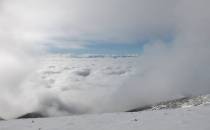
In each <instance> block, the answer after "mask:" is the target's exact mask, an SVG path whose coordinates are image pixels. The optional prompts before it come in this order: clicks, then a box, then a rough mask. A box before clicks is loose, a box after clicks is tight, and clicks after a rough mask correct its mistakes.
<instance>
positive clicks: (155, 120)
mask: <svg viewBox="0 0 210 130" xmlns="http://www.w3.org/2000/svg"><path fill="white" fill-rule="evenodd" d="M209 121H210V105H202V106H197V107H190V108H179V109H171V110H169V109H168V110H155V111H144V112H135V113H126V112H125V113H110V114H94V115H81V116H70V117H57V118H37V119H19V120H9V121H1V122H0V130H71V129H72V130H177V129H178V130H209V129H210V124H209Z"/></svg>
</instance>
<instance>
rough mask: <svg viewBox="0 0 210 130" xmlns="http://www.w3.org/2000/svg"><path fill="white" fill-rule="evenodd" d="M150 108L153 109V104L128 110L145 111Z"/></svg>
mask: <svg viewBox="0 0 210 130" xmlns="http://www.w3.org/2000/svg"><path fill="white" fill-rule="evenodd" d="M149 109H152V106H150V105H148V106H143V107H138V108H135V109H131V110H128V111H126V112H138V111H145V110H149Z"/></svg>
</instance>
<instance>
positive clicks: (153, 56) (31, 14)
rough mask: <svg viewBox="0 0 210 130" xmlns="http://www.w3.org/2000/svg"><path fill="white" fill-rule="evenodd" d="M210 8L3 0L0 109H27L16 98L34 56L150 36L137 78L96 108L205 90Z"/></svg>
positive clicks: (203, 4) (194, 2)
mask: <svg viewBox="0 0 210 130" xmlns="http://www.w3.org/2000/svg"><path fill="white" fill-rule="evenodd" d="M209 5H210V1H208V0H199V1H198V0H185V1H182V0H176V1H174V0H159V1H157V0H106V1H102V0H100V1H99V0H86V1H82V0H59V1H57V0H0V89H1V100H0V105H1V106H4V107H1V108H0V113H2V115H5V116H8V114H9V113H10V112H8V113H5V112H6V110H7V111H8V108H10V109H11V111H12V112H13V113H14V112H15V111H18V113H22V112H23V111H30V110H28V109H32V108H28V109H27V110H25V109H22V108H21V106H22V102H24V101H25V100H24V101H23V100H21V99H22V96H20V95H21V93H22V92H25V91H26V90H27V91H28V90H29V89H28V88H26V87H22V84H24V83H25V81H26V80H28V77H29V76H30V74H31V72H32V71H33V70H34V68H35V64H34V63H35V61H34V59H36V55H37V53H40V52H42V51H44V50H45V49H46V48H48V47H52V46H53V47H57V48H81V47H85V46H86V45H88V44H91V43H92V42H94V43H97V44H100V42H103V43H104V42H107V43H116V44H132V43H138V42H139V44H141V43H142V41H145V40H146V41H148V43H147V44H145V46H144V52H143V54H142V56H141V58H140V59H139V63H138V65H139V67H138V70H137V72H136V75H135V76H133V77H130V78H128V79H126V80H124V81H123V82H125V83H124V85H122V86H120V87H119V89H117V90H116V91H115V92H113V94H112V95H111V96H110V99H107V100H106V101H104V102H102V105H104V108H101V109H102V110H99V111H114V110H125V109H128V108H131V107H136V106H139V105H145V104H149V103H154V102H158V101H161V100H167V99H171V98H175V97H179V96H183V95H184V96H189V95H198V94H204V93H209V92H210V87H209V85H210V60H209V57H210V43H209V42H210V26H209V23H210V14H209V12H210V8H209ZM168 37H171V40H170V43H169V42H168V41H167V40H165V39H167V38H168ZM95 82H97V81H95ZM38 91H39V90H38ZM17 97H19V100H18V98H17ZM35 97H36V95H35ZM28 98H29V99H31V97H30V94H28ZM14 99H17V100H18V101H17V102H18V103H17V102H14ZM32 99H36V98H34V97H33V98H32ZM47 99H48V98H47ZM37 100H38V99H37ZM29 101H30V100H29ZM58 101H59V102H60V100H58ZM26 102H27V101H26ZM35 102H37V101H36V100H35ZM107 103H108V104H112V105H107ZM116 103H117V104H118V105H117V106H118V107H115V106H116ZM34 104H36V103H34ZM58 104H62V103H58ZM92 104H94V103H92ZM114 104H115V106H114ZM62 105H63V104H62ZM34 106H36V105H34ZM64 106H65V105H64ZM67 106H68V105H67ZM106 106H111V107H109V108H106ZM77 107H78V106H77V105H76V107H75V108H77ZM94 107H96V106H93V108H94ZM17 108H20V109H21V110H15V109H17ZM65 108H66V106H65ZM67 110H68V109H67Z"/></svg>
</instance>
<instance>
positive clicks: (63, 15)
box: [0, 0, 180, 50]
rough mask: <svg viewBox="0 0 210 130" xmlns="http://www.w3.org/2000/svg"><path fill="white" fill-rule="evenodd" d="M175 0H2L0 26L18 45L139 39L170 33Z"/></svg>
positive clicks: (174, 25) (73, 46)
mask: <svg viewBox="0 0 210 130" xmlns="http://www.w3.org/2000/svg"><path fill="white" fill-rule="evenodd" d="M179 4H180V1H179V0H177V1H174V0H160V1H155V0H149V1H148V0H131V1H128V0H107V1H98V0H88V1H83V0H59V1H58V0H36V1H34V0H2V1H1V7H0V8H1V30H4V31H3V32H2V33H4V35H6V37H10V38H8V39H10V40H14V41H15V43H16V42H20V44H23V45H21V46H31V45H28V44H32V45H35V44H36V45H35V46H39V45H41V46H42V47H43V46H45V47H51V48H53V49H55V48H58V49H67V48H70V49H81V48H83V49H84V47H86V46H89V45H92V44H95V45H98V46H100V44H109V45H110V46H111V45H114V44H120V45H124V44H145V42H150V41H155V40H165V39H167V38H168V37H175V35H176V31H177V30H176V29H177V22H176V16H175V15H176V10H177V6H178V5H179ZM5 31H6V33H5ZM11 36H12V38H11ZM4 37H5V36H4ZM8 39H6V38H5V40H8ZM8 42H9V40H8ZM25 43H26V44H25ZM5 44H6V43H5ZM7 44H8V43H7ZM12 44H14V43H12ZM16 44H18V43H16ZM24 44H25V45H24ZM37 44H39V45H37ZM115 46H116V45H115ZM116 50H117V49H116Z"/></svg>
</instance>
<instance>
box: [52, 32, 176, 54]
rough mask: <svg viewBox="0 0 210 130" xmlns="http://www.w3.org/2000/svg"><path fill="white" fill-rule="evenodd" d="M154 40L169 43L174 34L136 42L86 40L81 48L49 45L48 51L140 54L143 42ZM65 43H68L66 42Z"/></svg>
mask: <svg viewBox="0 0 210 130" xmlns="http://www.w3.org/2000/svg"><path fill="white" fill-rule="evenodd" d="M156 40H160V41H162V42H163V43H165V44H170V43H172V41H173V40H174V34H173V33H167V34H165V35H164V36H162V37H160V38H154V37H151V38H149V39H146V40H143V41H141V42H138V43H107V42H103V41H100V42H99V41H88V42H89V43H88V44H87V45H84V46H83V47H82V48H58V47H53V46H51V47H50V46H49V48H48V51H49V52H50V53H71V54H115V55H127V54H141V53H142V52H143V51H144V45H145V44H150V43H152V42H154V41H156ZM61 41H62V40H61ZM66 44H68V42H67V43H66ZM49 45H50V44H49Z"/></svg>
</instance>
